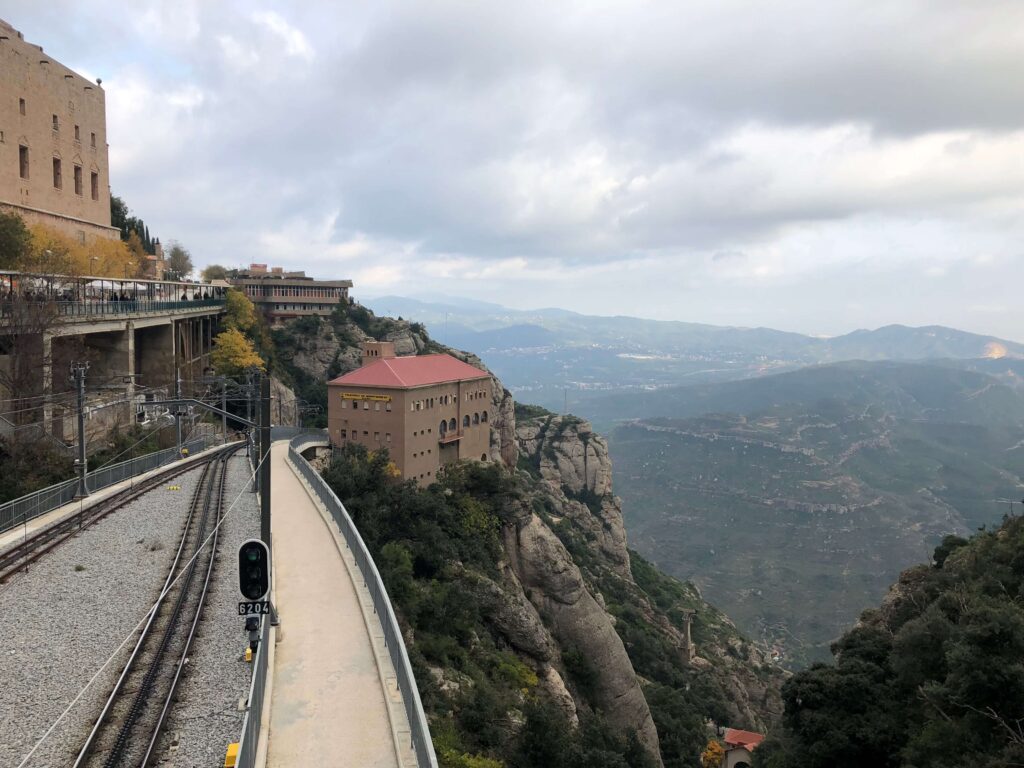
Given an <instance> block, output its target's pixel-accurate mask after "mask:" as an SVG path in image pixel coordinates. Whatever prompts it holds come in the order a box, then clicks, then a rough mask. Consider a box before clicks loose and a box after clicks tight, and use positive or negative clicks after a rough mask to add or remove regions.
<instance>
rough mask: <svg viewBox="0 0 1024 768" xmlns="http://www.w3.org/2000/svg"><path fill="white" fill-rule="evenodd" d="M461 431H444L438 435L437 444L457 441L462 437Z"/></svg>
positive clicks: (448, 443)
mask: <svg viewBox="0 0 1024 768" xmlns="http://www.w3.org/2000/svg"><path fill="white" fill-rule="evenodd" d="M462 436H463V432H462V430H461V429H460V430H459V431H458V432H446V433H445V434H443V435H438V438H437V442H438V444H439V445H451V444H452V443H457V442H459V440H461V439H462Z"/></svg>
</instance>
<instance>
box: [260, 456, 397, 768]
mask: <svg viewBox="0 0 1024 768" xmlns="http://www.w3.org/2000/svg"><path fill="white" fill-rule="evenodd" d="M287 456H288V443H287V441H280V442H276V443H274V445H273V447H272V449H271V459H272V461H273V464H272V465H271V466H272V469H271V472H272V474H273V482H272V491H271V508H272V509H273V531H272V533H273V545H274V554H273V558H274V585H275V586H274V591H275V595H276V607H277V609H278V612H279V614H280V617H281V626H280V627H279V629H278V632H279V634H278V642H277V646H276V648H275V653H274V656H273V690H272V694H271V701H270V734H269V746H268V750H267V766H269V767H270V768H295V767H296V766H305V765H316V766H361V767H362V766H365V767H366V768H399V767H400V766H402V765H403V764H404V763H405V762H406V756H405V755H401V756H400V755H399V749H398V747H397V746H396V736H395V734H396V733H397V732H398V731H399V730H403V729H402V726H401V724H398V726H397V727H396V726H395V725H394V724H393V723H392V718H393V717H394V716H395V715H394V711H393V709H392V708H390V707H389V702H388V700H387V694H386V693H385V690H386V689H385V685H384V682H383V681H384V679H385V676H386V675H387V671H385V672H382V671H381V670H380V667H379V666H378V663H379V662H378V653H375V648H374V638H373V636H372V635H371V633H370V632H369V631H368V630H367V624H366V621H365V619H364V613H363V607H362V605H361V604H360V601H361V599H363V598H362V596H361V595H360V592H359V588H357V584H356V583H353V578H352V576H351V575H350V571H349V567H350V566H349V564H348V563H346V561H345V559H343V554H342V553H343V552H344V551H345V548H344V544H343V543H342V542H341V539H340V536H339V534H338V532H337V530H336V529H335V528H334V524H333V521H332V520H331V519H330V518H329V517H328V516H327V515H326V513H322V512H321V509H320V507H319V506H318V504H317V503H316V502H314V500H313V498H312V497H311V496H310V495H309V493H308V492H307V490H306V487H305V485H304V484H303V483H302V481H301V480H300V479H299V477H298V476H297V475H296V473H295V471H294V469H292V466H291V464H289V463H288V461H287ZM353 567H354V566H353ZM359 585H360V587H361V582H359ZM367 599H368V597H367ZM389 709H391V710H392V711H391V712H390V713H389ZM407 729H408V726H407V725H406V726H405V728H404V730H407Z"/></svg>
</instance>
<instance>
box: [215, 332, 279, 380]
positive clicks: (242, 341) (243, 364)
mask: <svg viewBox="0 0 1024 768" xmlns="http://www.w3.org/2000/svg"><path fill="white" fill-rule="evenodd" d="M211 359H212V360H213V367H214V370H216V371H217V373H218V374H219V375H221V376H240V375H242V374H244V373H245V372H246V370H248V369H249V368H259V369H260V370H261V371H262V370H266V366H265V365H264V364H263V360H262V359H261V358H260V356H259V355H258V354H256V349H255V348H254V347H253V345H252V342H251V341H249V340H248V339H247V338H245V336H243V335H242V332H241V331H239V330H238V329H237V328H228V329H227V330H226V331H223V332H222V333H218V334H217V336H216V338H214V340H213V352H212V353H211Z"/></svg>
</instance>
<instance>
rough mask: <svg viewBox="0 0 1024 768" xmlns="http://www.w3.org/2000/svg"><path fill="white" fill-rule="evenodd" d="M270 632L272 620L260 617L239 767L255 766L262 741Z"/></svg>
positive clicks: (241, 739)
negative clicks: (258, 641)
mask: <svg viewBox="0 0 1024 768" xmlns="http://www.w3.org/2000/svg"><path fill="white" fill-rule="evenodd" d="M269 633H270V622H269V621H267V618H266V616H263V617H261V618H260V644H259V647H258V648H257V649H256V663H255V664H254V665H253V670H252V681H251V682H250V683H249V698H248V701H247V706H246V708H245V716H244V717H243V718H242V734H241V736H240V737H239V739H238V760H237V762H236V763H235V765H237V766H238V768H253V767H254V766H255V765H256V749H257V747H258V746H259V743H260V727H261V725H262V722H263V704H264V701H263V699H264V696H265V694H266V691H267V655H268V654H269V652H270V651H269V650H268V645H269V641H268V638H269Z"/></svg>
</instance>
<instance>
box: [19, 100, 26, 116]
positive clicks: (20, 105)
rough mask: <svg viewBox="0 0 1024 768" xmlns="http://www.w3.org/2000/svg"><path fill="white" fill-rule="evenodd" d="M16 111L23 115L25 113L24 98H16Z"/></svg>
mask: <svg viewBox="0 0 1024 768" xmlns="http://www.w3.org/2000/svg"><path fill="white" fill-rule="evenodd" d="M18 111H19V112H21V114H23V115H24V114H25V100H24V99H18Z"/></svg>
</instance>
